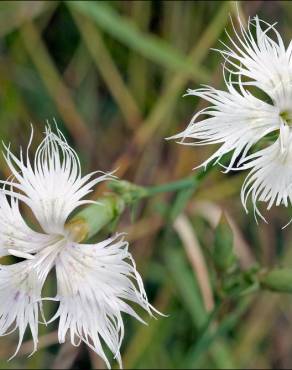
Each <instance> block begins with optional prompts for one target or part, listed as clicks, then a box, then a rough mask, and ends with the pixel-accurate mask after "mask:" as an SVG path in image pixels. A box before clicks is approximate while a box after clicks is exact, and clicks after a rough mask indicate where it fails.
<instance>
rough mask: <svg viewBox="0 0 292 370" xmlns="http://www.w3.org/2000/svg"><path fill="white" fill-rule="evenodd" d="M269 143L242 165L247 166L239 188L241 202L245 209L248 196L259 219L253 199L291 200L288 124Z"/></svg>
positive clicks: (275, 202) (291, 157) (269, 201)
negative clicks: (243, 179)
mask: <svg viewBox="0 0 292 370" xmlns="http://www.w3.org/2000/svg"><path fill="white" fill-rule="evenodd" d="M281 131H282V132H281V136H280V137H279V139H278V140H277V141H276V142H275V143H274V144H272V145H271V146H269V147H267V148H265V149H262V150H260V151H258V152H257V153H254V154H252V155H250V156H248V157H247V158H246V163H245V164H243V167H242V168H243V169H251V171H250V172H249V174H248V176H247V177H246V179H245V182H244V184H243V186H242V190H241V199H242V203H243V205H244V207H245V209H246V211H247V200H248V198H249V196H250V197H251V200H252V203H253V206H254V212H255V216H256V215H258V216H260V217H261V218H262V219H264V218H263V216H262V215H261V213H260V211H259V209H258V207H257V202H258V201H262V202H266V203H267V209H268V210H269V209H270V208H271V207H272V206H273V205H276V206H279V205H280V204H283V205H284V206H286V207H287V206H288V205H289V204H290V205H291V203H292V144H291V143H292V132H291V131H290V130H289V128H288V127H285V128H284V129H283V130H281Z"/></svg>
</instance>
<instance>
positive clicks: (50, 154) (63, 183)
mask: <svg viewBox="0 0 292 370" xmlns="http://www.w3.org/2000/svg"><path fill="white" fill-rule="evenodd" d="M56 131H57V134H55V133H53V132H52V130H51V128H50V127H49V126H47V128H46V132H45V138H44V140H43V141H42V143H41V144H40V146H39V147H38V149H37V151H36V155H35V157H34V160H33V162H31V160H30V158H29V153H28V151H29V146H30V144H31V141H32V136H31V139H30V142H29V146H28V149H27V151H26V154H25V156H24V155H23V153H22V152H21V153H20V157H17V156H16V155H14V154H13V153H12V152H11V150H10V148H9V147H5V155H4V156H5V159H6V162H7V164H8V166H9V168H10V170H11V172H12V175H13V177H14V179H12V180H11V179H9V180H7V181H4V182H3V183H4V185H5V186H4V188H3V190H2V193H0V256H5V255H9V254H10V255H14V256H17V257H21V258H24V259H25V260H24V261H22V262H18V263H15V264H13V265H0V335H5V334H7V333H8V332H9V331H10V330H16V329H18V330H19V344H18V346H17V350H16V352H17V351H18V349H19V347H20V345H21V342H22V339H23V335H24V332H25V330H26V328H27V327H29V328H30V331H31V333H32V338H33V342H34V351H35V350H36V349H37V342H38V324H39V310H40V312H41V313H42V302H43V300H44V299H53V300H55V301H58V302H59V308H58V310H57V312H56V314H55V315H54V317H53V318H52V319H51V320H50V321H49V322H52V321H54V320H55V319H57V318H59V330H58V333H59V341H60V343H62V342H64V341H65V339H66V334H67V333H68V334H70V335H69V337H70V340H71V342H72V344H73V345H79V344H80V342H81V341H83V342H85V343H86V344H87V345H88V346H89V347H90V348H91V349H92V350H94V351H95V352H96V353H97V354H98V355H99V356H101V357H102V358H103V359H104V361H105V362H106V364H107V366H108V367H109V366H110V363H109V361H108V359H107V357H106V355H105V352H104V348H103V343H105V344H106V346H107V347H108V348H109V349H110V350H111V352H112V353H113V355H114V356H115V358H116V359H117V361H118V362H119V364H120V366H121V356H120V346H121V342H122V339H123V336H124V324H123V319H122V313H123V312H124V313H127V314H129V315H131V316H133V317H135V318H136V319H138V320H140V321H142V322H143V320H142V319H141V318H140V317H139V316H138V314H136V313H135V311H134V309H133V308H131V306H130V303H134V304H136V305H139V306H141V307H142V308H143V309H145V310H146V311H147V312H148V313H149V314H150V315H152V311H153V310H154V309H153V308H152V306H151V305H150V304H149V303H148V300H147V296H146V293H145V290H144V287H143V282H142V279H141V277H140V275H139V273H138V272H137V270H136V266H135V263H134V261H133V258H132V256H131V254H130V253H129V251H128V243H127V242H126V241H125V240H124V237H123V235H121V234H117V235H115V236H113V237H111V238H109V239H106V240H104V241H102V242H99V243H96V244H78V243H77V242H75V241H74V237H73V236H72V235H71V234H70V233H68V229H66V228H65V223H66V220H67V219H68V217H69V215H70V214H71V213H72V211H73V210H75V209H76V208H77V207H79V206H80V205H83V204H88V203H92V202H93V201H90V200H83V197H84V196H86V195H88V194H89V193H90V192H91V191H92V188H93V187H94V185H96V184H97V183H99V182H100V181H103V180H107V179H110V178H112V175H111V174H106V173H102V172H93V173H90V174H88V175H86V176H82V175H81V168H80V163H79V159H78V156H77V154H76V153H75V151H74V150H73V149H72V148H71V147H70V146H69V145H68V143H67V142H66V140H65V138H64V137H63V135H62V134H61V132H60V131H59V130H58V129H57V128H56ZM8 198H9V200H8ZM19 202H23V203H25V204H26V205H27V206H28V207H30V209H31V210H32V212H33V213H34V215H35V218H36V220H37V221H38V222H39V225H40V227H41V229H42V231H40V232H36V231H34V230H32V229H31V228H30V227H29V226H28V225H27V224H26V222H25V221H24V220H23V218H22V216H21V213H20V210H19V204H18V203H19ZM53 268H55V270H56V277H57V296H56V297H51V298H50V297H46V298H42V296H41V293H42V287H43V284H44V282H45V280H46V278H47V275H48V274H49V272H50V271H51V270H52V269H53ZM154 311H155V310H154ZM43 319H44V318H43ZM44 320H45V319H44ZM47 324H48V322H47ZM13 325H14V328H13V329H11V328H12V327H13Z"/></svg>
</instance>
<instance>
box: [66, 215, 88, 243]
mask: <svg viewBox="0 0 292 370" xmlns="http://www.w3.org/2000/svg"><path fill="white" fill-rule="evenodd" d="M65 230H66V233H67V235H66V236H67V238H69V239H70V240H71V241H74V242H76V243H79V242H81V241H83V240H85V239H86V237H87V236H88V226H87V225H86V223H85V222H84V221H83V220H82V219H75V220H71V221H69V222H68V223H67V224H66V225H65Z"/></svg>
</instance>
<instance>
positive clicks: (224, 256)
mask: <svg viewBox="0 0 292 370" xmlns="http://www.w3.org/2000/svg"><path fill="white" fill-rule="evenodd" d="M213 261H214V263H215V265H216V266H217V267H218V268H219V269H220V270H222V271H225V272H228V271H230V270H232V268H233V267H234V266H235V263H236V256H235V254H234V251H233V232H232V230H231V228H230V226H229V223H228V221H227V219H226V217H225V216H224V215H222V216H221V219H220V221H219V224H218V226H217V228H216V230H215V240H214V249H213Z"/></svg>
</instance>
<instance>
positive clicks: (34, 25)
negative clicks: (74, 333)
mask: <svg viewBox="0 0 292 370" xmlns="http://www.w3.org/2000/svg"><path fill="white" fill-rule="evenodd" d="M238 11H239V13H240V14H241V16H242V19H247V18H248V17H249V16H253V15H255V14H258V15H260V16H261V17H263V18H264V19H265V20H266V21H269V22H272V23H274V22H278V29H279V30H280V32H281V33H282V35H283V37H284V39H285V41H286V42H287V43H288V42H289V41H290V39H291V36H292V27H291V21H292V4H291V3H290V2H280V1H269V2H264V1H251V2H249V1H244V2H240V3H238ZM232 14H233V15H234V14H235V15H236V7H235V4H234V3H233V2H231V1H227V2H223V1H111V2H93V1H91V2H86V1H83V2H78V1H75V2H58V1H2V2H0V122H1V123H0V137H1V139H2V140H3V141H5V142H11V145H12V148H13V149H14V150H18V148H19V145H22V146H26V144H27V141H28V135H29V132H30V122H32V123H33V125H34V128H35V141H34V145H35V146H36V145H37V144H38V143H39V142H40V140H41V134H42V132H43V131H44V125H45V122H46V120H49V121H51V122H52V120H53V118H55V119H56V120H57V122H58V125H59V127H60V128H61V130H62V131H63V132H64V134H65V135H66V137H67V138H68V141H69V142H70V144H71V145H73V147H74V148H75V149H76V150H77V152H78V153H79V154H80V157H81V160H82V164H83V169H84V172H87V171H89V170H95V169H100V170H104V171H109V170H112V169H116V168H118V175H119V177H120V178H123V179H125V180H129V181H132V182H135V183H137V184H141V185H151V184H160V183H164V182H168V181H173V180H176V179H180V178H182V177H185V176H187V175H188V174H190V172H191V169H192V168H193V167H194V166H195V165H197V164H199V163H200V162H201V161H202V160H203V159H204V158H206V157H207V156H208V153H210V152H211V151H212V150H213V148H193V147H185V146H180V145H177V144H176V143H175V142H166V141H165V140H164V138H165V137H167V136H170V135H172V134H174V133H176V132H178V131H180V130H182V129H183V128H184V127H185V125H186V124H187V123H188V121H189V120H190V118H191V116H192V114H193V113H194V112H195V111H196V110H198V109H200V108H202V107H203V106H204V102H202V101H199V100H197V99H196V98H194V97H186V98H182V94H183V93H184V91H185V90H186V88H187V87H191V88H196V87H198V86H199V84H202V83H208V84H211V85H213V86H216V87H218V88H219V87H223V78H222V65H221V62H222V59H221V57H220V55H219V54H218V53H216V52H215V51H210V48H218V47H219V48H220V43H219V41H218V40H219V39H221V40H223V41H224V40H226V35H225V34H224V29H225V28H227V29H229V30H230V19H229V15H232ZM0 170H1V172H2V177H6V176H8V175H9V173H8V170H7V168H6V166H5V164H4V163H3V160H2V159H1V161H0ZM243 178H244V174H238V173H231V174H230V175H223V174H222V173H221V172H220V169H219V168H217V169H215V170H212V172H211V173H210V175H208V177H207V178H206V179H204V182H203V183H202V185H201V186H200V187H199V188H198V190H197V191H196V192H195V193H194V194H187V196H191V195H192V196H191V198H190V201H189V202H188V203H187V206H186V207H185V204H184V197H185V196H186V193H187V192H185V191H183V192H181V193H178V194H174V193H168V194H164V195H157V196H155V197H153V198H151V199H148V200H145V201H143V202H140V203H139V204H138V205H137V206H136V207H134V208H133V209H131V210H129V211H127V212H126V213H125V214H124V215H123V216H122V217H121V219H120V220H119V223H118V226H117V227H118V229H119V230H123V231H126V232H127V233H128V239H129V241H130V249H131V252H132V253H133V255H134V256H135V259H136V261H137V265H138V269H139V271H140V272H141V274H142V276H143V279H144V281H145V284H146V290H147V292H148V294H149V297H150V300H151V301H152V302H153V304H154V306H155V307H157V308H158V309H159V310H161V311H162V312H164V313H166V314H168V315H169V317H167V318H159V319H158V320H154V319H152V320H151V319H148V318H147V317H145V319H146V320H147V321H148V322H149V326H142V325H141V324H139V323H137V322H135V321H134V320H133V319H128V318H125V320H126V327H127V330H126V338H125V340H124V343H123V347H122V355H123V360H124V367H125V368H174V369H178V368H218V369H219V368H220V369H222V368H253V369H254V368H291V366H292V351H291V337H292V298H291V296H289V295H284V294H282V295H281V294H273V293H270V292H263V291H261V290H257V291H256V292H255V293H254V294H252V295H246V296H245V295H238V294H230V295H229V296H227V297H225V298H224V299H223V303H222V295H223V296H224V294H223V293H224V292H223V293H222V292H221V290H222V286H223V285H224V279H225V277H224V276H223V275H222V272H221V273H220V271H219V272H218V266H217V267H216V268H215V267H214V266H213V261H212V258H211V257H210V256H211V255H212V253H213V252H212V251H213V249H212V248H213V246H214V228H215V227H216V225H217V223H218V220H219V218H220V215H221V213H222V211H223V210H224V212H225V214H226V216H227V218H228V219H229V223H230V225H231V227H232V230H233V233H234V248H235V252H236V255H237V258H238V260H239V265H240V266H241V268H245V269H248V268H250V267H251V266H254V265H255V266H256V265H257V264H259V265H262V266H266V267H267V268H269V267H273V266H276V265H282V266H288V267H289V266H290V267H291V265H292V250H291V240H292V232H291V227H292V226H290V227H288V228H287V229H285V230H284V231H282V230H281V227H282V226H283V225H285V224H286V222H287V220H288V219H289V217H290V216H291V210H286V209H283V208H279V209H276V208H274V209H273V210H272V211H270V212H269V214H268V220H269V224H264V223H263V222H260V224H259V225H256V223H255V220H254V218H253V216H252V214H251V215H246V214H245V212H244V210H243V208H242V206H241V203H240V197H239V192H240V187H241V184H242V181H243ZM104 190H106V189H105V188H99V189H97V192H96V193H95V194H93V197H96V196H98V195H99V194H101V192H102V191H104ZM175 207H177V208H176V209H174V208H175ZM177 214H180V216H179V217H178V218H176V219H175V221H174V217H173V218H172V216H171V215H175V216H177ZM27 217H28V220H29V218H30V215H29V214H27ZM108 232H110V230H109V229H106V230H104V231H103V233H108ZM219 270H220V269H219ZM222 281H223V283H222ZM50 284H52V286H53V277H52V280H51V281H50V282H49V286H48V287H46V289H48V290H51V289H52V287H51V286H50ZM222 284H223V285H222ZM220 289H221V290H220ZM221 293H222V294H221ZM218 302H220V304H219V305H218ZM16 341H17V335H16V333H15V335H11V336H7V337H2V338H0V368H11V369H16V368H17V369H19V368H23V369H25V368H26V369H28V368H29V369H33V368H52V369H54V368H55V369H57V368H64V369H67V368H76V369H77V368H92V369H97V368H103V366H104V364H103V363H102V362H101V360H100V359H99V358H98V357H97V356H95V355H94V354H93V353H91V352H90V351H89V350H88V349H87V348H86V347H85V346H82V345H81V346H80V347H78V348H75V347H72V346H71V345H70V344H69V343H66V344H64V345H61V346H60V345H58V344H57V335H56V326H54V325H50V326H49V327H47V328H46V327H42V329H41V334H40V345H39V347H40V349H39V351H38V352H37V353H36V354H35V355H33V356H32V357H31V358H27V356H28V354H29V353H30V351H31V349H32V347H31V341H30V338H29V335H27V337H26V341H25V343H24V344H23V346H22V348H21V350H20V353H19V355H18V356H17V357H16V358H15V359H14V360H12V361H11V362H9V363H7V362H6V360H7V358H9V357H10V356H11V354H12V353H13V352H14V348H15V345H16ZM113 364H114V362H113ZM114 366H116V365H115V364H114Z"/></svg>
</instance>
